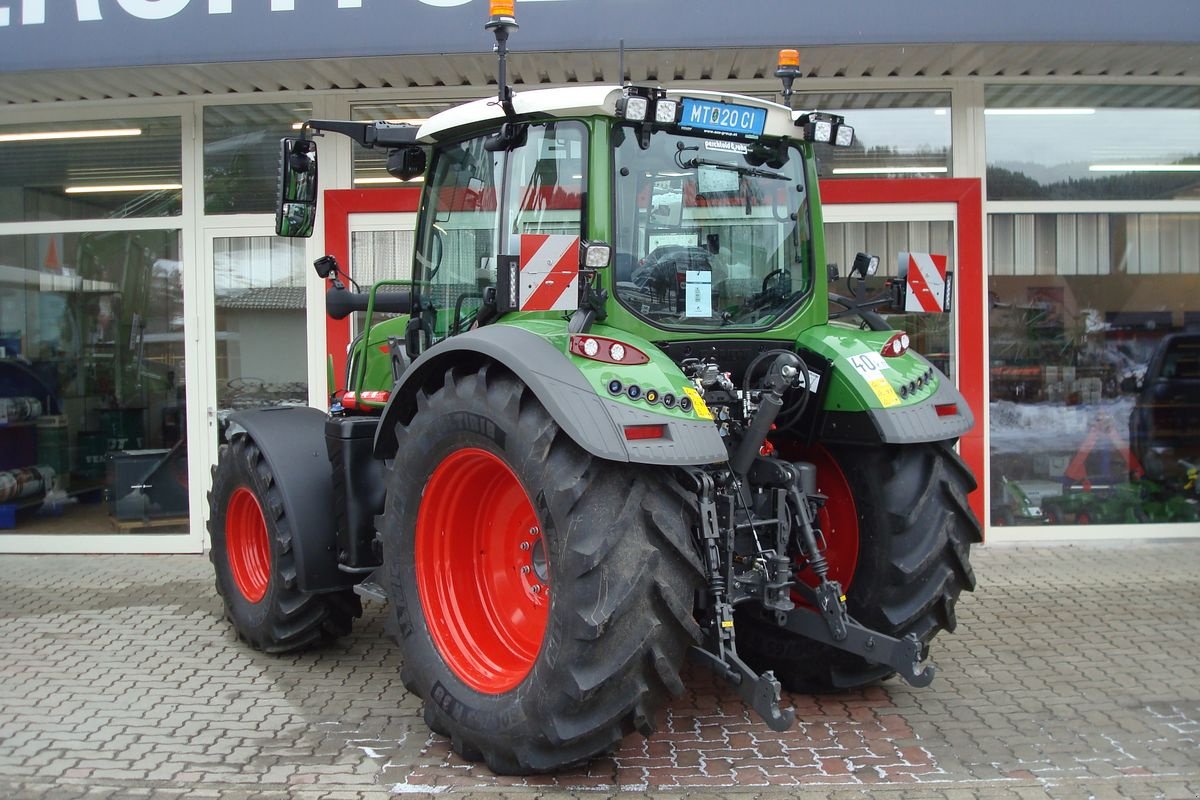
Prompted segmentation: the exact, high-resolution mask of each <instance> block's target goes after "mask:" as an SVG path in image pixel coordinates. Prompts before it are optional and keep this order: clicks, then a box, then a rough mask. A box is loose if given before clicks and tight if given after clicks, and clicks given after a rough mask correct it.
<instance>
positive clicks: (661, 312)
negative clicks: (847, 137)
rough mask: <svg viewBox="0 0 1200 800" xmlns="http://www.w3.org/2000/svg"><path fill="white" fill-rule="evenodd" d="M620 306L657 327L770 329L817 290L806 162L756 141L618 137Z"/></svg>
mask: <svg viewBox="0 0 1200 800" xmlns="http://www.w3.org/2000/svg"><path fill="white" fill-rule="evenodd" d="M613 141H614V142H615V144H616V149H615V167H616V173H617V174H616V176H615V178H614V187H615V194H616V218H617V234H616V236H617V240H616V242H615V247H616V255H615V257H614V260H613V269H614V277H615V279H616V294H617V299H618V300H620V302H621V303H622V304H623V305H625V306H626V307H627V308H629V309H630V310H631V311H633V312H634V313H635V314H638V315H639V316H641V317H642V318H644V319H646V320H648V321H650V322H651V324H655V325H661V326H664V327H674V328H693V329H705V330H712V329H714V328H720V329H721V330H722V331H729V330H738V329H743V330H744V329H746V328H755V327H762V326H766V325H770V324H773V323H775V322H777V321H779V320H780V319H781V318H783V317H784V316H786V315H789V314H791V313H792V312H794V311H795V309H796V308H797V307H798V304H799V301H800V300H801V299H802V298H803V297H804V296H805V295H807V294H808V292H809V291H811V289H812V275H813V265H812V252H811V247H810V244H811V235H810V229H809V209H808V193H807V187H806V185H805V180H804V157H803V155H802V154H801V152H800V150H799V149H797V148H795V147H788V146H786V145H779V146H776V145H777V144H778V143H774V144H768V143H765V142H764V143H756V144H753V145H751V144H745V143H741V142H731V141H727V140H717V139H706V138H702V137H698V136H685V135H681V134H676V133H672V132H670V131H663V130H658V131H654V132H653V133H651V135H650V137H649V144H648V146H647V147H645V148H643V147H642V145H641V144H640V142H639V141H638V136H637V135H636V134H635V132H634V129H633V128H630V127H626V126H620V127H617V128H615V129H614V131H613Z"/></svg>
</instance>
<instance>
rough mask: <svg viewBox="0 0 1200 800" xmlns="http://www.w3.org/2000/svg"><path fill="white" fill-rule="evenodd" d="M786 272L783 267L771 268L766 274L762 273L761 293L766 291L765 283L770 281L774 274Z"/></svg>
mask: <svg viewBox="0 0 1200 800" xmlns="http://www.w3.org/2000/svg"><path fill="white" fill-rule="evenodd" d="M786 272H787V270H784V269H773V270H771V271H770V272H768V273H767V274H766V275H764V276H763V281H762V294H766V293H767V285H768V284H769V283H770V282H771V279H772V278H774V277H775V276H776V275H783V274H785V273H786Z"/></svg>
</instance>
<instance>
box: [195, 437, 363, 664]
mask: <svg viewBox="0 0 1200 800" xmlns="http://www.w3.org/2000/svg"><path fill="white" fill-rule="evenodd" d="M212 478H213V484H212V491H210V492H209V494H208V503H209V522H208V532H209V534H210V536H211V538H212V550H211V551H210V552H209V558H210V560H211V561H212V563H213V568H214V570H215V571H216V577H217V593H218V594H219V595H220V596H221V599H222V601H223V602H224V605H225V616H226V617H227V618H228V619H229V621H230V622H232V623H233V627H234V630H235V631H236V632H237V634H238V637H239V638H241V639H243V640H245V641H246V642H247V643H249V644H250V646H251V647H254V648H255V649H257V650H263V651H266V652H268V653H284V652H288V651H291V650H300V649H302V648H305V647H309V646H312V645H316V644H319V643H322V642H325V641H328V640H330V639H333V638H336V637H338V636H345V635H346V634H348V633H350V627H351V624H352V620H353V618H354V617H358V616H361V615H362V605H361V603H360V601H359V599H358V596H357V595H356V594H354V592H353V591H352V590H350V589H346V590H343V591H337V592H326V593H321V594H309V593H307V592H301V591H300V590H299V589H297V588H296V559H295V554H294V553H293V552H292V522H291V520H289V519H288V518H287V514H286V513H285V512H284V510H283V499H282V497H281V495H280V493H279V488H278V487H277V486H276V485H275V476H274V474H273V473H272V472H271V467H270V465H269V464H268V463H267V460H266V459H265V458H264V457H263V454H262V451H261V450H259V448H258V445H257V444H255V442H254V441H253V440H252V439H250V437H249V436H247V435H246V434H238V435H236V436H234V437H233V440H232V442H231V443H230V444H228V445H223V446H222V447H221V454H220V458H219V459H218V462H217V466H216V467H214V468H213V473H212Z"/></svg>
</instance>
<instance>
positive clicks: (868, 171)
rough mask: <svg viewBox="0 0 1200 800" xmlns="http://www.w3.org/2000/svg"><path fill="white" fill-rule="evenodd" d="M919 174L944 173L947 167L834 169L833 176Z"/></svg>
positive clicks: (947, 170)
mask: <svg viewBox="0 0 1200 800" xmlns="http://www.w3.org/2000/svg"><path fill="white" fill-rule="evenodd" d="M921 172H932V173H944V172H949V169H948V168H947V167H834V168H833V174H834V175H896V174H912V173H921Z"/></svg>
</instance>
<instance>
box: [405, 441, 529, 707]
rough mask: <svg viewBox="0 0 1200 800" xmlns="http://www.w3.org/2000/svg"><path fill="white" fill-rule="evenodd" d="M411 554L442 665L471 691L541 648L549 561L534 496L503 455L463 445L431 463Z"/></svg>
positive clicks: (500, 679)
mask: <svg viewBox="0 0 1200 800" xmlns="http://www.w3.org/2000/svg"><path fill="white" fill-rule="evenodd" d="M414 560H415V564H416V574H417V592H418V595H419V596H420V600H421V606H422V609H423V611H424V614H425V619H426V622H427V625H428V628H429V632H430V636H431V638H432V639H433V641H434V645H435V646H436V647H437V650H438V652H439V654H440V655H441V657H442V658H443V660H444V661H445V662H446V665H447V666H448V667H449V668H450V669H451V670H452V671H453V672H454V674H455V675H456V676H458V678H459V679H460V680H462V681H463V683H465V684H467V685H468V686H470V687H471V688H473V689H475V690H476V691H479V692H483V693H486V694H501V693H503V692H507V691H509V690H511V689H513V688H514V687H516V686H517V685H518V684H519V683H520V682H521V681H522V680H524V679H525V676H526V675H528V674H529V670H530V669H532V668H533V664H534V661H535V660H536V659H537V655H538V653H539V652H540V650H541V645H542V639H543V636H544V634H545V630H546V622H547V620H548V618H549V613H550V592H549V587H550V564H549V559H548V557H547V552H546V546H545V543H544V539H543V536H542V529H541V524H540V522H539V521H538V517H537V512H536V511H535V510H534V508H533V503H532V502H531V501H530V499H529V495H528V494H527V493H526V491H525V488H524V486H522V484H521V481H520V479H519V478H517V476H516V474H515V473H514V472H513V471H512V468H511V467H509V466H508V464H507V463H505V462H504V460H503V459H501V458H500V457H499V456H497V455H496V454H494V453H492V452H490V451H488V450H484V449H482V448H475V447H468V448H463V449H461V450H457V451H455V452H454V453H451V454H450V455H449V456H447V457H446V458H445V460H443V461H442V462H441V463H440V464H439V465H438V466H437V468H436V469H435V470H434V471H433V474H432V475H430V477H429V481H428V482H427V483H426V485H425V491H424V493H423V495H422V500H421V508H420V510H419V512H418V514H417V530H416V546H415V552H414Z"/></svg>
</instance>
